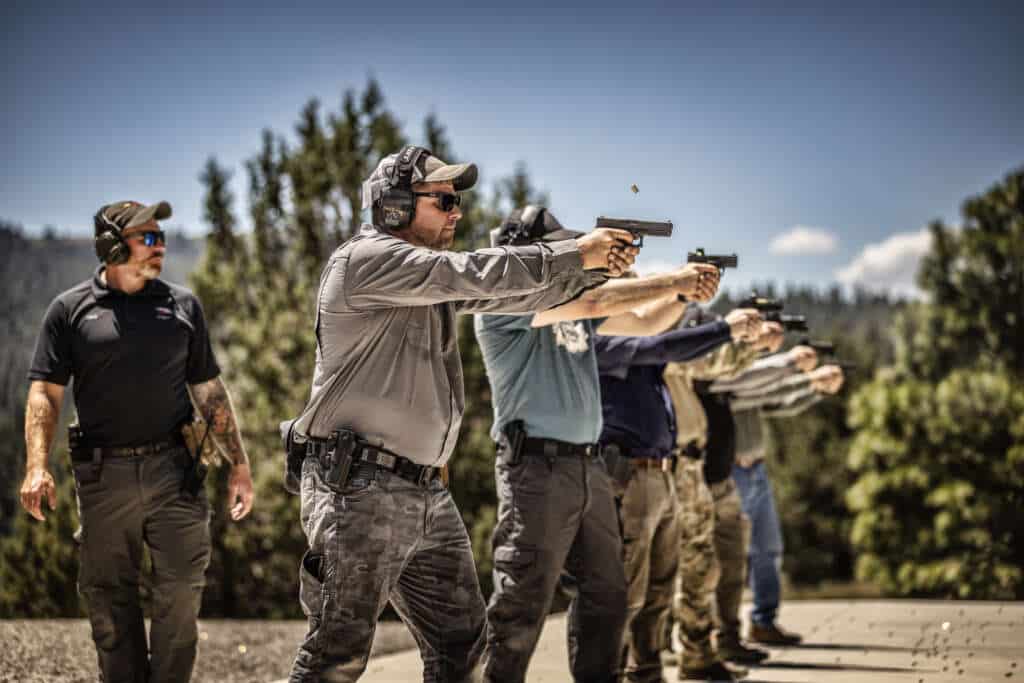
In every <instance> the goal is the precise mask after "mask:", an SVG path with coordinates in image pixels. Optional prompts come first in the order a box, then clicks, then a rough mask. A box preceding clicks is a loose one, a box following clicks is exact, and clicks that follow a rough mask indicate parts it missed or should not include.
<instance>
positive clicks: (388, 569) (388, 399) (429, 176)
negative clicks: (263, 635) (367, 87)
mask: <svg viewBox="0 0 1024 683" xmlns="http://www.w3.org/2000/svg"><path fill="white" fill-rule="evenodd" d="M476 177H477V170H476V166H475V165H473V164H454V165H448V164H445V163H444V162H442V161H440V160H439V159H437V158H436V157H434V156H433V155H432V154H431V153H430V152H429V151H427V150H424V149H422V148H419V147H412V146H409V147H405V148H403V149H402V150H401V151H400V152H399V153H398V154H392V155H390V156H388V157H385V158H384V159H383V160H382V161H381V162H380V164H379V165H378V166H377V168H376V170H374V172H373V174H372V175H371V176H370V178H369V179H368V180H367V181H366V182H365V183H364V185H363V206H364V208H369V209H371V211H372V219H373V224H372V225H364V226H363V228H362V230H361V231H360V233H359V234H358V235H356V236H355V237H353V238H352V239H351V240H349V241H348V242H346V243H345V244H343V245H342V246H340V247H339V248H338V249H337V250H336V251H335V252H334V254H333V255H332V256H331V258H330V260H329V261H328V263H327V265H326V267H325V268H324V271H323V274H322V276H321V280H320V289H319V293H318V295H317V312H316V336H317V351H316V368H315V372H314V378H313V389H312V393H311V397H310V401H309V403H308V404H307V406H306V408H305V409H304V410H303V412H302V414H301V415H300V416H299V418H298V419H297V420H296V421H295V422H294V423H293V424H292V426H291V431H292V433H293V435H295V436H294V437H293V438H291V439H290V441H291V442H292V443H294V442H295V441H300V442H302V441H304V443H305V446H304V449H303V453H304V456H305V457H304V458H303V459H302V460H301V475H300V477H299V479H300V482H301V483H300V488H301V499H302V508H301V519H302V528H303V531H304V532H305V534H306V537H307V539H308V541H309V550H308V551H307V552H306V554H305V555H304V556H303V559H302V564H301V569H300V584H301V586H300V600H301V602H302V607H303V610H304V611H305V613H306V614H307V616H308V617H309V632H308V634H307V635H306V637H305V639H304V640H303V642H302V644H301V645H300V647H299V652H298V654H297V656H296V658H295V663H294V665H293V668H292V672H291V678H290V680H291V681H293V682H299V681H322V680H330V681H354V680H356V679H357V678H359V676H360V675H361V674H362V672H363V670H364V669H365V668H366V662H367V658H368V656H369V652H370V645H371V644H372V642H373V634H374V630H375V627H376V622H377V618H378V616H379V615H380V613H381V611H382V610H383V609H384V606H385V604H386V603H387V602H388V601H389V600H390V601H391V603H392V605H393V606H394V607H395V609H396V611H397V612H398V613H399V615H400V616H401V617H402V619H403V620H404V621H405V623H406V624H407V625H408V627H409V628H410V630H411V631H412V632H413V635H414V637H415V638H416V642H417V644H418V645H419V647H420V653H421V656H422V658H423V665H424V680H426V681H465V680H470V679H471V677H472V675H473V671H474V669H475V667H476V664H477V662H478V660H479V657H480V655H481V653H482V649H483V633H484V623H485V613H484V604H483V597H482V596H481V593H480V587H479V584H478V582H477V577H476V568H475V566H474V564H473V556H472V552H471V547H470V541H469V537H468V534H467V533H466V529H465V526H464V525H463V523H462V519H461V517H460V515H459V511H458V509H457V508H456V506H455V503H454V502H453V500H452V498H451V496H450V495H449V493H448V491H447V489H445V487H444V485H443V483H442V482H441V479H440V477H439V476H438V473H439V471H440V468H441V467H442V466H443V465H444V464H445V463H446V462H447V460H448V458H449V457H450V456H451V454H452V451H453V449H454V447H455V438H456V435H457V434H458V432H459V424H460V422H461V419H462V412H463V407H464V394H463V384H462V366H461V362H460V360H459V351H458V343H457V340H456V338H455V329H456V326H455V314H456V313H463V312H476V311H502V312H519V313H526V312H532V311H537V310H544V309H546V308H550V307H551V306H555V305H558V304H561V303H563V302H565V301H567V300H569V299H571V298H573V297H574V296H576V295H577V294H578V293H579V292H580V291H581V290H582V289H584V288H586V287H589V286H593V285H595V284H598V283H600V282H602V281H603V279H604V277H605V276H604V275H603V274H601V273H592V272H590V273H588V272H585V271H592V270H597V269H607V272H608V273H609V274H612V275H617V274H619V273H621V272H622V271H624V270H625V269H627V268H628V267H629V266H630V264H632V262H633V260H634V258H635V257H636V253H637V249H636V248H635V247H633V246H632V245H631V240H632V236H631V235H630V234H629V233H627V232H622V231H615V230H597V231H594V232H593V233H590V234H588V235H586V236H583V237H580V238H579V239H567V240H563V241H559V242H553V243H549V244H543V245H531V246H525V247H520V248H501V249H482V250H479V251H474V252H465V253H454V252H450V251H446V249H447V248H448V247H450V246H451V244H452V239H453V237H454V234H455V226H456V223H457V221H458V220H459V218H461V217H462V214H461V212H460V211H459V203H460V197H459V195H458V194H457V192H459V191H462V190H466V189H468V188H470V187H472V186H473V184H474V183H475V182H476ZM293 483H294V482H293Z"/></svg>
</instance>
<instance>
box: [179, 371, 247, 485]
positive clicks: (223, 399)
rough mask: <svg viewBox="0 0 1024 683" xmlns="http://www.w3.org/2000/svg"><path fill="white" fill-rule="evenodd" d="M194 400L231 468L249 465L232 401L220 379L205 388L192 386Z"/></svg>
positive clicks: (203, 386) (196, 385)
mask: <svg viewBox="0 0 1024 683" xmlns="http://www.w3.org/2000/svg"><path fill="white" fill-rule="evenodd" d="M189 388H190V389H191V391H192V400H193V401H194V402H195V405H196V409H197V410H198V411H199V414H200V415H202V416H203V419H205V420H206V421H207V423H209V425H210V436H212V437H213V440H214V443H216V444H217V446H218V447H219V448H220V451H221V453H223V454H224V457H225V458H227V460H228V462H230V463H231V464H232V465H244V464H247V463H248V462H249V458H248V456H247V455H246V454H245V446H243V445H242V435H241V433H240V432H239V431H238V421H237V420H236V419H235V411H234V408H232V407H231V397H230V396H229V395H228V389H227V387H225V386H224V382H222V381H221V379H220V377H215V378H214V379H211V380H209V381H208V382H203V383H202V384H193V385H192V386H191V387H189Z"/></svg>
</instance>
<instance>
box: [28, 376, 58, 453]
mask: <svg viewBox="0 0 1024 683" xmlns="http://www.w3.org/2000/svg"><path fill="white" fill-rule="evenodd" d="M59 416H60V405H59V404H58V405H54V404H53V401H51V400H50V397H49V396H47V395H46V392H45V391H43V390H37V389H34V388H33V389H30V390H29V392H28V401H27V402H26V405H25V451H26V458H27V460H28V467H29V468H32V467H45V466H46V461H47V458H48V457H49V454H50V445H51V444H52V443H53V435H54V433H55V432H56V431H57V418H58V417H59Z"/></svg>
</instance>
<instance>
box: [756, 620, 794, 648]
mask: <svg viewBox="0 0 1024 683" xmlns="http://www.w3.org/2000/svg"><path fill="white" fill-rule="evenodd" d="M803 639H804V637H803V636H801V635H800V634H799V633H793V632H792V631H787V630H786V629H784V628H782V627H781V626H779V625H778V624H776V623H775V622H772V623H770V624H768V625H766V626H762V625H761V624H751V625H750V640H753V641H755V642H758V643H764V644H765V645H783V646H786V645H799V644H800V642H801V641H802V640H803Z"/></svg>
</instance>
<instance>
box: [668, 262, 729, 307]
mask: <svg viewBox="0 0 1024 683" xmlns="http://www.w3.org/2000/svg"><path fill="white" fill-rule="evenodd" d="M675 272H676V276H677V279H678V282H679V288H678V293H679V294H682V295H683V296H684V297H686V299H687V301H711V299H713V298H714V296H715V294H717V293H718V281H719V279H720V278H721V277H722V274H721V272H720V271H719V270H718V267H717V266H713V265H711V264H710V263H687V264H686V265H685V266H683V267H682V268H680V269H679V270H677V271H675Z"/></svg>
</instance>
